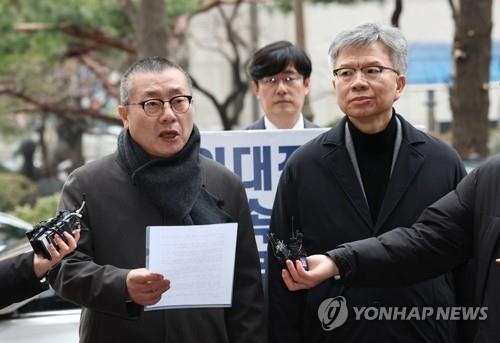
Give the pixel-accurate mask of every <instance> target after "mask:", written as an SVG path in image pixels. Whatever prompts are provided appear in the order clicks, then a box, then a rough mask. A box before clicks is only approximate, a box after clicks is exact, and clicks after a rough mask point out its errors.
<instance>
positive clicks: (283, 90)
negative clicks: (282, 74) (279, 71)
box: [276, 79, 288, 94]
mask: <svg viewBox="0 0 500 343" xmlns="http://www.w3.org/2000/svg"><path fill="white" fill-rule="evenodd" d="M287 91H288V88H287V85H286V83H285V80H281V79H280V80H278V84H277V86H276V92H277V93H278V94H283V93H286V92H287Z"/></svg>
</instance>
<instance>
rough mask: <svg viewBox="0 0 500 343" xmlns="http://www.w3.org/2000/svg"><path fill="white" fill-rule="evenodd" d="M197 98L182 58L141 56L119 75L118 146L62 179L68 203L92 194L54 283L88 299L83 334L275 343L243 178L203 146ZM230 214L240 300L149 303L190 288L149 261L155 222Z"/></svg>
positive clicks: (96, 338)
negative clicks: (149, 232) (198, 304)
mask: <svg viewBox="0 0 500 343" xmlns="http://www.w3.org/2000/svg"><path fill="white" fill-rule="evenodd" d="M191 100H192V82H191V79H190V78H189V76H188V75H187V73H186V72H185V71H184V70H183V69H182V68H181V67H179V66H178V65H177V64H175V63H173V62H171V61H169V60H167V59H165V58H162V57H149V58H145V59H142V60H140V61H138V62H136V63H135V64H133V65H132V66H131V67H130V68H129V69H128V70H127V71H126V72H125V74H124V75H123V77H122V80H121V83H120V106H119V108H118V110H119V114H120V116H121V118H122V121H123V125H124V129H123V131H122V132H121V133H120V135H119V137H118V146H117V151H116V152H115V153H113V154H111V155H108V156H105V157H103V158H101V159H98V160H96V161H93V162H91V163H88V164H86V165H85V166H83V167H81V168H79V169H77V170H75V171H74V172H73V173H72V174H71V175H70V176H69V178H68V180H67V181H66V183H65V186H64V188H63V193H62V198H61V203H60V207H61V208H62V209H66V208H74V207H75V205H76V204H78V203H81V202H82V197H83V194H85V200H86V206H85V213H84V216H83V224H84V225H85V226H86V228H88V230H85V231H84V232H83V234H82V239H81V242H80V244H79V246H78V249H77V250H76V251H75V253H74V254H73V255H72V256H71V257H70V258H69V259H68V260H67V261H66V263H64V264H63V265H62V266H61V268H60V269H59V271H58V273H56V274H55V275H53V274H52V273H51V275H50V282H51V285H52V286H53V287H54V289H55V290H56V291H57V292H58V293H59V294H60V295H61V296H62V297H63V298H66V299H68V300H70V301H72V302H74V303H77V304H80V305H81V306H82V315H81V320H80V342H82V343H83V342H85V343H87V342H88V343H100V342H102V343H105V342H111V341H118V342H121V343H127V342H142V343H149V342H151V343H152V342H186V343H189V342H220V343H261V342H266V334H265V322H264V320H265V319H264V317H265V316H264V295H263V290H262V280H261V275H260V262H259V256H258V251H257V245H256V242H255V235H254V231H253V227H252V222H251V217H250V212H249V209H248V200H247V197H246V193H245V188H244V187H243V184H242V182H241V180H240V179H239V177H238V176H237V175H235V174H234V173H232V172H230V171H229V170H228V169H226V168H225V167H224V166H223V165H221V164H219V163H217V162H215V161H213V160H210V159H207V158H205V157H203V156H200V154H199V149H200V133H199V131H198V129H197V128H196V126H195V125H194V123H193V107H192V104H191ZM227 222H234V223H237V224H238V231H237V238H236V257H235V261H234V276H233V283H232V303H231V307H210V308H209V307H207V308H179V309H168V310H165V309H157V310H154V311H153V310H151V311H145V307H146V306H148V305H153V304H156V303H158V302H159V301H160V299H161V297H162V296H165V297H168V296H169V289H170V287H172V289H175V288H174V287H182V285H179V283H177V285H176V284H175V281H172V285H171V284H170V280H169V275H162V274H160V273H158V272H155V271H152V270H149V269H147V268H145V266H146V227H147V226H181V225H203V224H217V223H227ZM185 239H186V246H187V247H189V246H190V238H189V237H185ZM177 289H178V288H177ZM180 292H181V293H182V290H180Z"/></svg>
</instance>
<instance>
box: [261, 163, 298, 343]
mask: <svg viewBox="0 0 500 343" xmlns="http://www.w3.org/2000/svg"><path fill="white" fill-rule="evenodd" d="M293 193H294V192H293V182H292V181H291V177H290V171H289V170H288V169H287V168H286V167H285V170H284V171H283V173H282V175H281V177H280V182H279V185H278V189H277V192H276V197H275V200H274V205H273V211H272V215H271V225H270V228H269V232H270V233H272V234H273V235H274V236H275V237H276V238H277V239H280V240H284V241H288V239H289V237H290V236H291V225H292V224H291V218H292V216H294V215H295V214H296V213H294V210H293V209H294V208H295V207H294V205H293V204H294V203H295V200H296V199H295V198H294V197H293V195H292V194H293ZM267 254H268V258H267V260H268V268H267V271H268V278H267V279H268V286H267V289H268V302H269V342H273V343H274V342H276V343H278V342H286V343H295V342H300V341H301V339H302V338H301V335H300V327H301V320H300V319H301V313H302V308H303V300H304V292H303V291H298V292H290V291H288V289H287V288H286V286H285V283H284V282H283V279H282V278H281V270H282V268H281V266H280V264H279V263H278V261H277V260H276V258H275V257H274V254H273V251H272V248H271V244H269V243H268V245H267Z"/></svg>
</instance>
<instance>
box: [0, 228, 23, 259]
mask: <svg viewBox="0 0 500 343" xmlns="http://www.w3.org/2000/svg"><path fill="white" fill-rule="evenodd" d="M24 238H26V230H25V229H23V228H20V227H16V226H13V225H11V224H8V223H2V222H0V252H2V251H4V250H6V249H9V248H10V247H12V246H14V245H15V244H16V243H17V242H19V240H22V239H24Z"/></svg>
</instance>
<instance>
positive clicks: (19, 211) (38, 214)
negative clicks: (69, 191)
mask: <svg viewBox="0 0 500 343" xmlns="http://www.w3.org/2000/svg"><path fill="white" fill-rule="evenodd" d="M60 196H61V194H60V193H55V194H53V195H49V196H45V197H40V198H38V200H37V201H36V202H35V205H34V206H31V205H23V206H16V208H15V209H14V210H13V211H11V212H10V214H12V215H14V216H16V217H19V218H21V219H24V220H25V221H27V222H28V223H31V224H37V223H39V222H41V221H42V220H47V219H49V218H52V217H54V216H55V215H56V212H57V205H58V203H59V198H60Z"/></svg>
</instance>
